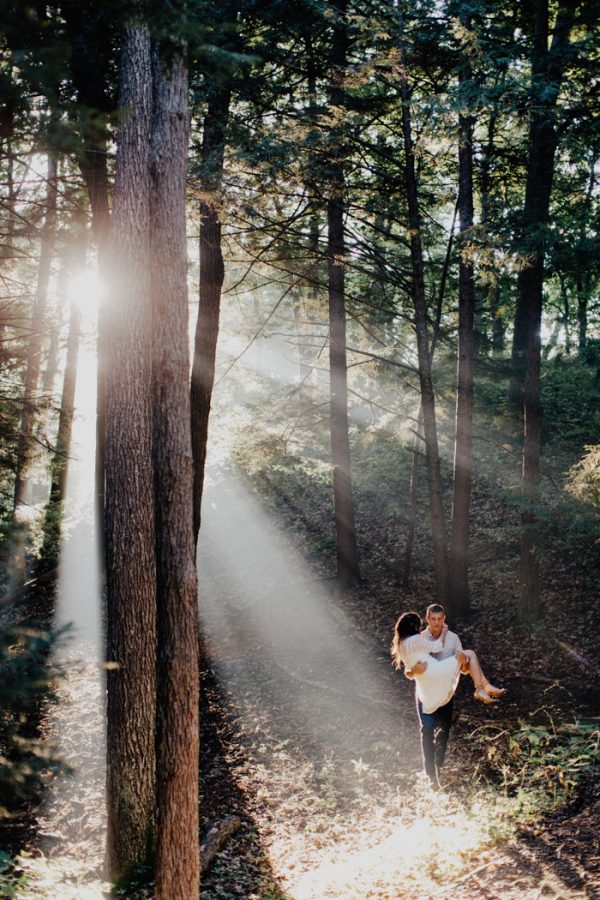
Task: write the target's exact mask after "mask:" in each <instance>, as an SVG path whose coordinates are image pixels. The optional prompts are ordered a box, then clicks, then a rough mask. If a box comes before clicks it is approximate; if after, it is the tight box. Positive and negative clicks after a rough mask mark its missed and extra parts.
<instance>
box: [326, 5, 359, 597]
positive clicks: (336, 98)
mask: <svg viewBox="0 0 600 900" xmlns="http://www.w3.org/2000/svg"><path fill="white" fill-rule="evenodd" d="M334 10H335V20H334V26H333V47H332V57H331V59H332V75H331V86H330V101H331V104H332V106H333V107H334V108H335V109H338V110H339V109H343V107H344V104H345V91H344V77H345V70H346V58H347V51H348V31H347V28H348V23H347V2H346V0H336V2H335V4H334ZM329 191H330V197H329V200H328V203H327V229H328V246H329V254H328V292H329V391H330V400H329V409H330V430H331V465H332V471H333V505H334V514H335V531H336V558H337V583H338V586H339V587H340V588H341V589H342V590H346V589H348V588H352V587H355V586H356V585H357V584H358V583H359V581H360V571H359V563H358V547H357V543H356V526H355V523H354V501H353V497H352V471H351V460H350V438H349V434H348V368H347V363H346V298H345V273H344V253H345V246H344V212H345V199H344V196H345V180H344V158H343V148H341V147H340V145H339V144H338V150H337V152H335V153H334V156H333V159H332V161H331V166H330V185H329Z"/></svg>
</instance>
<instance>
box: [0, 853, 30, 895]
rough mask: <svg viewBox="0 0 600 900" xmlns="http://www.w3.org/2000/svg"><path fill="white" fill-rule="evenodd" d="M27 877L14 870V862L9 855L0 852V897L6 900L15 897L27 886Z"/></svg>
mask: <svg viewBox="0 0 600 900" xmlns="http://www.w3.org/2000/svg"><path fill="white" fill-rule="evenodd" d="M27 880H28V879H27V876H26V875H22V874H21V873H20V872H19V871H18V869H16V865H15V861H14V859H13V858H12V856H11V855H10V854H9V853H5V851H4V850H0V896H2V898H4V900H7V898H9V897H17V896H18V895H19V892H20V890H21V889H22V888H24V887H25V885H26V884H27Z"/></svg>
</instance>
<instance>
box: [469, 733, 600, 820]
mask: <svg viewBox="0 0 600 900" xmlns="http://www.w3.org/2000/svg"><path fill="white" fill-rule="evenodd" d="M519 725H520V727H519V729H518V730H517V731H513V732H510V731H500V732H498V733H497V734H495V735H493V734H492V733H491V729H492V727H493V726H490V727H489V728H486V729H485V730H483V731H479V732H477V733H476V734H474V735H472V737H475V739H476V741H477V743H478V744H479V745H480V747H481V750H482V753H483V755H484V759H485V760H486V762H485V764H484V768H485V771H486V774H487V775H488V776H490V778H491V779H492V780H493V781H494V782H495V783H497V784H499V785H500V787H501V788H502V789H503V790H504V791H505V792H507V793H508V794H510V795H515V794H516V793H517V792H536V793H539V795H540V803H541V805H542V806H548V807H557V806H561V805H562V804H564V803H565V802H566V801H568V800H569V799H570V798H571V797H572V796H573V794H574V792H575V791H576V789H577V788H578V786H579V785H581V783H582V782H583V781H584V780H586V779H592V778H594V777H595V776H597V775H598V771H599V769H600V754H599V752H598V751H599V748H600V726H599V722H598V721H597V720H587V721H586V720H583V721H579V720H577V721H575V722H573V723H570V724H568V723H567V724H565V723H563V724H561V725H560V726H556V727H555V725H554V723H553V721H552V719H551V718H550V717H549V724H548V725H540V724H537V723H536V722H534V721H533V720H530V721H528V722H525V721H522V720H521V721H520V723H519Z"/></svg>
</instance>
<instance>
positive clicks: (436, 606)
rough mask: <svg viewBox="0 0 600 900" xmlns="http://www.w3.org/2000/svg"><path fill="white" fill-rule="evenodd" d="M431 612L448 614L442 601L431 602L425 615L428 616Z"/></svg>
mask: <svg viewBox="0 0 600 900" xmlns="http://www.w3.org/2000/svg"><path fill="white" fill-rule="evenodd" d="M430 613H442V615H444V616H445V615H446V610H445V609H444V607H443V606H442V604H441V603H430V604H429V606H428V607H427V610H426V612H425V615H426V616H428V615H429V614H430Z"/></svg>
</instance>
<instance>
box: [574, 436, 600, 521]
mask: <svg viewBox="0 0 600 900" xmlns="http://www.w3.org/2000/svg"><path fill="white" fill-rule="evenodd" d="M585 449H586V452H585V454H584V456H583V458H582V459H581V460H580V461H579V462H578V463H577V464H576V465H574V466H573V467H572V469H571V471H570V472H569V482H568V489H569V491H570V492H571V493H572V494H573V496H574V497H577V498H578V499H579V500H583V501H584V503H589V504H590V505H591V506H593V507H594V508H595V509H596V510H598V511H599V512H600V445H599V444H596V445H595V446H594V445H590V446H587V447H586V448H585Z"/></svg>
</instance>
